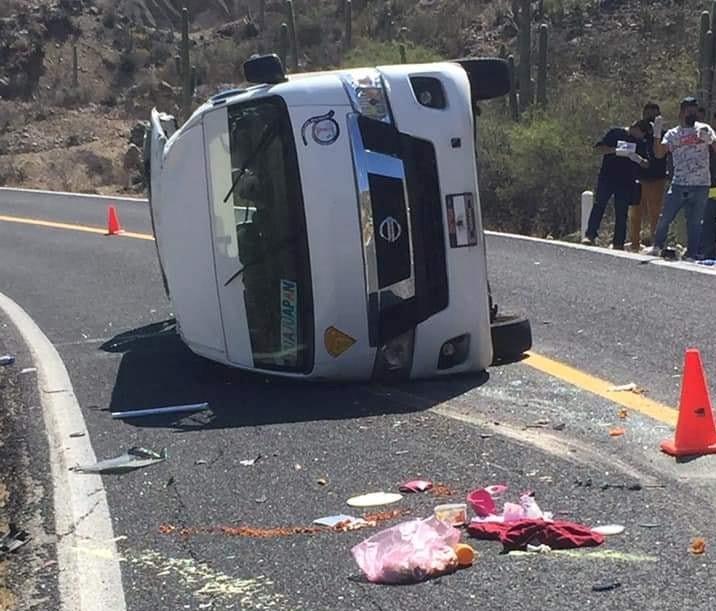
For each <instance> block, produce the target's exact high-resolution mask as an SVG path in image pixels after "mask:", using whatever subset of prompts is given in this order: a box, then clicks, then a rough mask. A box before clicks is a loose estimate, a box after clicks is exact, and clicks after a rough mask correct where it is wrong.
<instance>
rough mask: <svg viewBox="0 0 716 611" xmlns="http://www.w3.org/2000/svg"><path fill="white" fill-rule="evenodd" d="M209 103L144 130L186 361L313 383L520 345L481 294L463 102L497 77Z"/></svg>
mask: <svg viewBox="0 0 716 611" xmlns="http://www.w3.org/2000/svg"><path fill="white" fill-rule="evenodd" d="M244 69H245V73H246V78H247V81H248V82H249V83H254V85H252V86H249V87H247V88H246V89H236V90H231V91H226V92H223V93H221V94H219V95H216V96H214V97H213V98H211V99H210V100H208V101H207V102H206V103H205V104H203V105H202V106H201V107H200V108H198V109H197V110H196V112H194V114H193V115H192V116H191V118H190V119H189V120H188V121H187V122H186V123H185V124H184V125H183V126H181V128H180V129H177V126H176V122H175V121H174V119H173V118H172V117H169V116H167V115H162V114H160V113H158V112H157V111H156V110H155V111H153V113H152V119H151V125H152V129H151V133H150V134H148V136H147V142H146V147H145V162H146V166H147V171H148V174H149V176H150V182H151V189H150V202H151V210H152V221H153V227H154V233H155V237H156V243H157V249H158V254H159V259H160V264H161V267H162V272H163V274H164V278H165V285H166V287H167V289H168V292H169V294H170V297H171V299H172V302H173V304H174V309H175V312H176V318H177V323H178V328H179V332H180V334H181V337H182V339H183V340H184V341H185V342H186V344H187V345H188V346H189V347H190V348H191V349H192V350H193V351H194V352H196V353H197V354H200V355H203V356H205V357H207V358H210V359H214V360H216V361H220V362H222V363H226V364H228V365H231V366H235V367H239V368H243V369H247V370H255V371H262V372H271V373H274V374H277V375H283V376H291V377H305V378H315V379H370V378H374V377H377V378H390V379H392V378H402V379H406V378H421V377H430V376H437V375H443V374H454V373H460V372H471V371H481V370H484V369H486V368H487V367H488V366H489V365H490V363H491V362H492V361H493V357H499V358H515V357H517V356H518V355H520V354H521V353H522V352H524V351H525V350H528V349H529V348H530V346H531V334H530V327H529V322H528V321H527V320H525V319H521V318H517V317H498V316H497V314H496V308H494V307H493V306H492V303H491V298H490V295H489V286H488V280H487V269H486V258H485V242H484V236H483V230H482V221H481V215H480V200H479V194H478V181H477V172H476V161H475V152H474V151H475V139H474V138H475V131H474V127H475V124H474V122H475V114H474V109H475V106H476V102H477V101H478V100H480V99H487V98H491V97H497V96H499V95H504V94H505V93H506V92H507V91H508V89H509V72H508V70H507V66H506V64H505V63H504V62H502V61H501V60H495V59H470V60H461V61H456V62H445V63H434V64H422V65H399V66H384V67H378V68H366V69H360V70H339V71H335V72H324V73H314V74H298V75H292V76H290V77H288V78H287V77H286V76H285V75H284V73H283V69H282V67H281V63H280V61H279V60H278V58H276V56H262V57H258V58H254V59H252V60H250V61H248V62H247V63H246V64H245V67H244Z"/></svg>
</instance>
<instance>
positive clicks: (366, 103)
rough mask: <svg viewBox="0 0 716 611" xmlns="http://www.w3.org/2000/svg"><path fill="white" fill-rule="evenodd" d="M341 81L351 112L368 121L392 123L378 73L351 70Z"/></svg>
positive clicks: (369, 70)
mask: <svg viewBox="0 0 716 611" xmlns="http://www.w3.org/2000/svg"><path fill="white" fill-rule="evenodd" d="M341 80H342V81H343V87H344V88H345V90H346V93H347V94H348V97H349V98H350V99H351V104H352V106H353V110H355V111H356V112H357V113H360V114H361V115H363V116H364V117H368V118H369V119H375V120H376V121H383V122H384V123H392V120H391V117H390V108H389V106H388V98H387V97H386V95H385V88H384V87H383V79H382V78H381V76H380V72H378V71H377V70H372V69H365V70H352V71H351V72H347V73H346V74H344V75H343V76H342V77H341Z"/></svg>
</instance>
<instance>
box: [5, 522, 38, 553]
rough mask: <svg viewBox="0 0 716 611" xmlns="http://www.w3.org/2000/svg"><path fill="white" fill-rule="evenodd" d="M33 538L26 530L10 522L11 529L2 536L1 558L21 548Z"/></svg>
mask: <svg viewBox="0 0 716 611" xmlns="http://www.w3.org/2000/svg"><path fill="white" fill-rule="evenodd" d="M30 539H31V537H30V535H29V534H28V533H27V532H25V531H24V530H20V529H19V528H18V527H17V526H15V524H10V529H9V530H8V531H7V532H6V533H5V534H4V535H2V536H1V537H0V559H2V558H3V557H4V556H6V555H7V554H11V553H12V552H14V551H15V550H17V549H20V548H21V547H22V546H23V545H25V544H26V543H27V542H28V541H29V540H30Z"/></svg>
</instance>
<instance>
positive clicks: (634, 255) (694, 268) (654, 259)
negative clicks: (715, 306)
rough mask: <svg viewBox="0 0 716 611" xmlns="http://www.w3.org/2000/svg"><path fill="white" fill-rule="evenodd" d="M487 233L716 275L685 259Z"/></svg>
mask: <svg viewBox="0 0 716 611" xmlns="http://www.w3.org/2000/svg"><path fill="white" fill-rule="evenodd" d="M485 235H489V236H495V237H498V238H510V239H512V240H524V241H525V242H537V243H539V244H549V245H551V246H561V247H563V248H571V249H573V250H584V251H588V252H591V253H594V254H597V255H608V256H610V257H617V258H619V259H631V260H632V261H639V262H640V263H649V264H651V265H659V266H663V267H672V268H674V269H681V270H684V271H687V272H696V273H697V274H707V275H711V276H714V275H716V267H708V266H706V265H697V264H696V263H685V262H683V261H667V260H666V259H661V258H659V257H649V256H647V255H642V254H639V253H635V252H627V251H626V250H609V249H608V248H599V247H595V246H586V245H584V244H575V243H574V242H563V241H561V240H547V239H545V238H533V237H532V236H527V235H519V234H517V233H502V232H500V231H485Z"/></svg>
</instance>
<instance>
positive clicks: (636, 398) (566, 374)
mask: <svg viewBox="0 0 716 611" xmlns="http://www.w3.org/2000/svg"><path fill="white" fill-rule="evenodd" d="M0 221H5V222H8V223H21V224H24V225H39V226H41V227H51V228H54V229H69V230H71V231H84V232H85V233H94V234H98V235H106V233H107V232H106V230H105V229H102V228H100V227H90V226H88V225H75V224H71V223H57V222H55V221H45V220H41V219H33V218H24V217H19V216H7V215H0ZM121 236H122V237H125V238H135V239H138V240H154V236H152V235H150V234H148V233H133V232H131V231H126V232H124V233H122V234H121ZM522 363H524V364H525V365H529V366H530V367H532V368H534V369H537V370H538V371H541V372H542V373H546V374H547V375H550V376H552V377H554V378H557V379H559V380H562V381H563V382H567V383H568V384H572V385H573V386H576V387H578V388H581V389H582V390H586V391H588V392H591V393H593V394H595V395H598V396H600V397H603V398H604V399H607V400H609V401H611V402H613V403H616V404H617V405H621V406H623V407H626V408H628V409H632V410H634V411H636V412H639V413H642V414H644V415H645V416H649V417H650V418H653V419H654V420H658V421H659V422H663V423H665V424H668V425H670V426H676V418H677V416H678V411H677V410H675V409H673V408H671V407H669V406H667V405H664V404H663V403H659V402H657V401H652V400H651V399H647V398H646V397H644V396H642V395H639V394H636V393H632V392H628V391H626V392H610V390H609V389H610V388H612V387H613V384H612V383H611V382H607V381H606V380H602V379H601V378H597V377H595V376H592V375H590V374H588V373H585V372H584V371H580V370H579V369H575V368H574V367H570V366H569V365H565V364H564V363H560V362H559V361H555V360H553V359H550V358H547V357H546V356H542V355H540V354H537V353H535V352H529V353H528V355H527V358H525V359H524V360H523V361H522Z"/></svg>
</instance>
